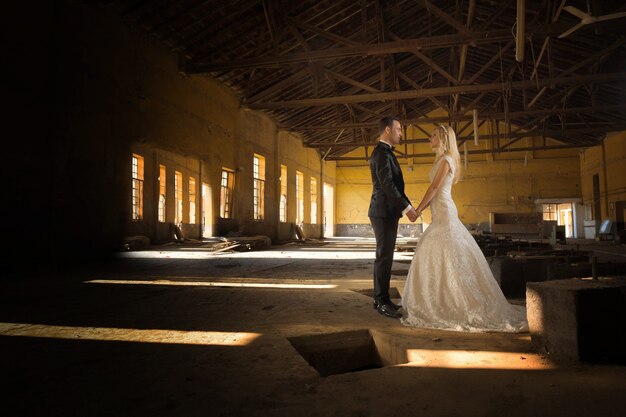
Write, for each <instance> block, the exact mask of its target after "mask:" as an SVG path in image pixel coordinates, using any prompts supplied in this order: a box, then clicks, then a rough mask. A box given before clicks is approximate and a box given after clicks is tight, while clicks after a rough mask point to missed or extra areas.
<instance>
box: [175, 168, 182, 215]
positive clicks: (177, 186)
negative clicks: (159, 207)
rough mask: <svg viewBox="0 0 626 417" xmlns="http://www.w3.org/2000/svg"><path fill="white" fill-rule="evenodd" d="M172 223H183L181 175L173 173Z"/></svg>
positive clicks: (176, 172)
mask: <svg viewBox="0 0 626 417" xmlns="http://www.w3.org/2000/svg"><path fill="white" fill-rule="evenodd" d="M174 179H175V181H174V203H175V207H176V210H175V213H174V223H176V224H181V223H182V222H183V174H182V173H180V172H178V171H174Z"/></svg>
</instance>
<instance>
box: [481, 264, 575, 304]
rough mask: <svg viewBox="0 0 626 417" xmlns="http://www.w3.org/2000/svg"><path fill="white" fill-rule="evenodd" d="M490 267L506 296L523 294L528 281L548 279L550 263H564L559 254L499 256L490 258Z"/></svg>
mask: <svg viewBox="0 0 626 417" xmlns="http://www.w3.org/2000/svg"><path fill="white" fill-rule="evenodd" d="M488 263H489V267H490V268H491V272H492V273H493V276H494V277H495V279H496V281H497V282H498V284H499V285H500V288H501V289H502V292H503V293H504V295H506V296H511V297H514V296H522V295H524V292H525V291H526V283H528V282H536V281H546V280H547V279H548V275H547V272H548V265H551V264H561V265H562V264H564V263H565V258H563V257H558V256H549V255H548V256H520V257H510V256H497V257H492V258H489V259H488Z"/></svg>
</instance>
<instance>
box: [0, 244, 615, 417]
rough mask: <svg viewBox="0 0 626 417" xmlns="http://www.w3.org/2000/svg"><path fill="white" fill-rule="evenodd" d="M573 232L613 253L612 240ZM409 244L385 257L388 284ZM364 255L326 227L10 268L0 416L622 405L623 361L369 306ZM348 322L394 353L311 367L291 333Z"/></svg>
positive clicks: (399, 275)
mask: <svg viewBox="0 0 626 417" xmlns="http://www.w3.org/2000/svg"><path fill="white" fill-rule="evenodd" d="M405 243H409V244H410V243H411V242H405ZM577 243H579V244H586V245H588V246H592V247H594V249H597V250H598V251H600V252H602V253H600V252H599V253H598V255H602V256H606V257H610V258H611V259H616V260H623V257H624V254H625V252H626V251H625V249H624V247H623V246H611V245H608V244H602V245H601V244H597V243H594V242H577ZM581 249H582V247H581ZM607 253H608V254H607ZM411 257H412V252H396V255H395V261H396V262H394V266H393V269H394V279H393V281H392V285H391V286H392V287H394V288H396V289H397V290H398V291H399V293H400V294H401V293H402V289H403V283H404V274H406V271H407V270H408V262H410V259H411ZM372 263H373V241H372V240H368V239H361V240H358V241H357V240H354V239H341V238H336V239H330V240H328V241H326V242H322V243H309V244H306V245H301V244H290V245H285V246H280V247H278V246H276V247H272V248H271V249H270V250H267V251H256V252H247V253H223V254H213V253H211V252H210V251H209V250H208V248H204V247H201V246H199V245H186V246H183V247H176V246H164V247H154V248H151V249H149V250H145V251H139V252H127V253H123V254H120V256H119V257H117V258H116V259H115V260H112V261H110V262H107V263H106V264H92V265H89V266H86V267H81V268H75V269H73V270H72V271H67V272H63V273H54V274H47V273H37V274H33V275H26V274H25V275H20V273H19V272H18V273H17V274H15V276H13V277H11V278H10V279H8V280H4V281H3V282H2V283H0V347H1V352H2V355H1V356H0V357H1V359H0V369H2V379H3V386H4V387H5V388H3V389H2V390H1V391H0V392H1V394H0V395H1V396H2V409H3V410H4V411H3V414H4V415H11V416H13V415H15V416H35V415H42V416H44V415H45V416H56V415H58V416H144V415H145V416H165V415H185V416H195V415H198V416H200V415H202V416H213V415H224V416H241V415H245V416H247V415H250V416H259V415H263V416H294V415H295V416H414V415H424V416H456V415H458V416H529V415H536V416H561V415H563V416H589V415H594V416H623V415H624V413H625V412H626V411H625V409H624V406H623V397H624V394H626V367H619V366H611V365H590V364H578V365H567V366H566V365H558V364H555V363H552V362H551V361H550V359H549V358H547V357H546V356H543V355H541V354H540V353H536V352H533V351H532V349H531V346H530V337H529V335H528V334H516V335H511V334H465V333H456V332H446V331H429V330H423V329H411V328H406V327H403V326H402V325H401V324H400V323H399V321H398V320H393V319H389V318H386V317H383V316H381V315H379V314H377V313H376V312H375V311H374V310H373V309H372V307H371V301H372V300H371V298H369V297H368V296H367V295H364V292H367V290H368V289H370V288H371V287H372V284H371V268H372ZM359 291H361V292H359ZM512 301H514V302H523V300H512ZM358 329H368V330H369V331H370V333H371V334H372V336H373V339H374V340H375V341H376V344H377V348H378V349H379V350H380V351H381V353H384V357H385V358H386V359H385V360H391V361H392V362H393V363H394V366H386V367H383V368H378V369H370V370H366V371H361V372H352V373H344V374H337V375H331V376H328V377H324V378H323V377H320V376H319V375H318V373H317V372H316V370H315V369H314V368H313V367H311V366H309V364H308V363H307V361H306V360H305V359H304V358H303V357H302V356H300V354H299V353H298V351H296V349H295V348H294V347H293V346H292V344H291V343H290V341H289V338H293V337H298V336H310V335H326V334H331V333H336V332H342V331H351V330H358ZM338 340H339V341H341V337H339V338H338ZM349 360H351V359H350V358H349V357H348V358H347V359H346V361H349ZM407 360H408V361H409V362H407V363H404V362H406V361H407ZM6 411H9V412H8V413H6V414H5V412H6Z"/></svg>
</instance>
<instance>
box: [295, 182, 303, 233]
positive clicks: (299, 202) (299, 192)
mask: <svg viewBox="0 0 626 417" xmlns="http://www.w3.org/2000/svg"><path fill="white" fill-rule="evenodd" d="M296 208H297V213H296V224H302V223H304V174H303V173H302V172H300V171H296Z"/></svg>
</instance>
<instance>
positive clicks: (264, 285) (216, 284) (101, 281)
mask: <svg viewBox="0 0 626 417" xmlns="http://www.w3.org/2000/svg"><path fill="white" fill-rule="evenodd" d="M85 284H122V285H173V286H181V287H219V288H278V289H289V290H326V289H333V288H337V285H335V284H300V283H298V284H289V283H268V282H224V281H170V280H163V279H159V280H154V281H140V280H122V279H94V280H91V281H85Z"/></svg>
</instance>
